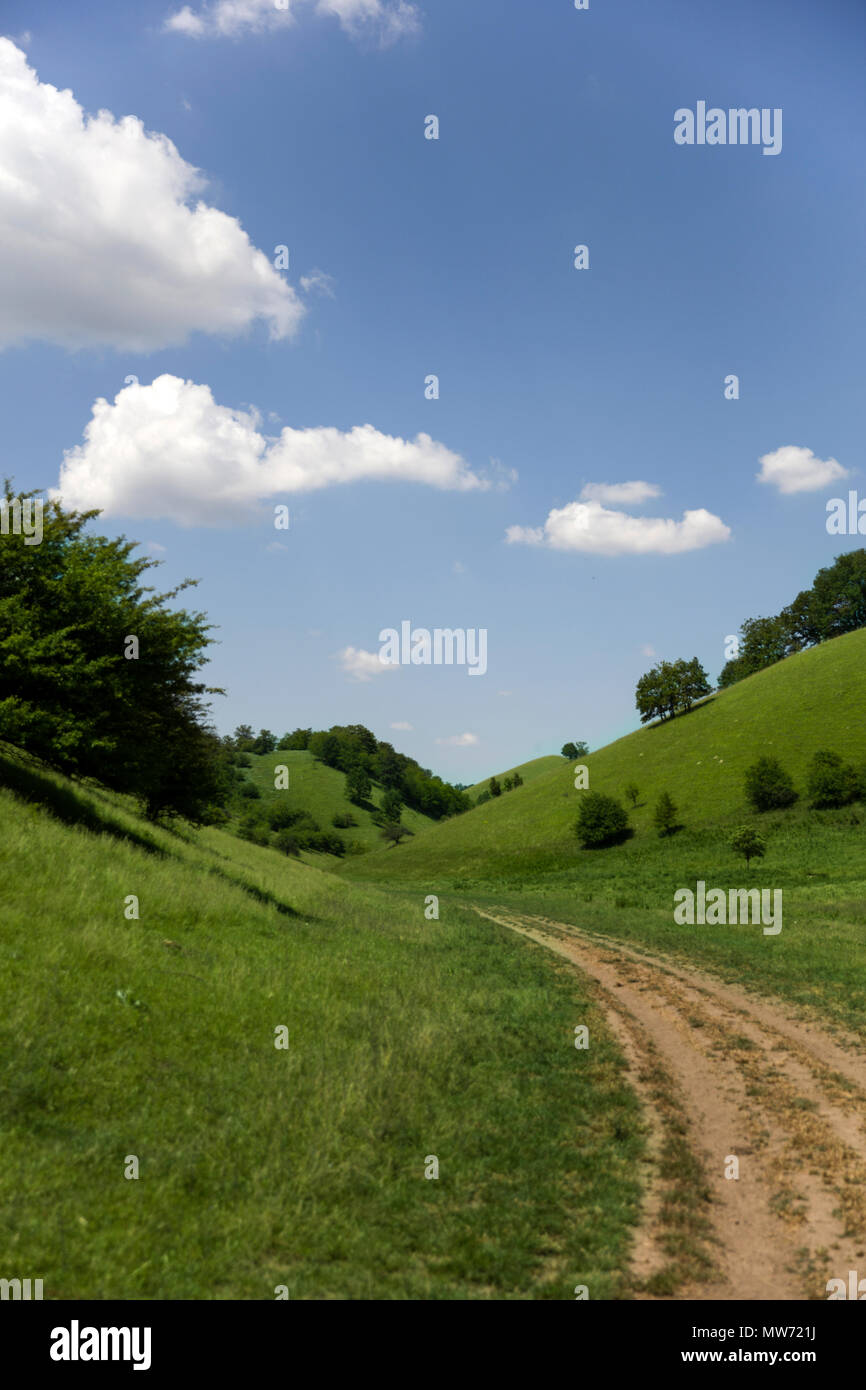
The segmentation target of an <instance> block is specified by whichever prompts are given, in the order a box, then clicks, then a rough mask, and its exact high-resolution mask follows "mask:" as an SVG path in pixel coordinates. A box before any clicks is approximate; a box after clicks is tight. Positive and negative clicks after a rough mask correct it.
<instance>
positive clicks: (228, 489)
mask: <svg viewBox="0 0 866 1390" xmlns="http://www.w3.org/2000/svg"><path fill="white" fill-rule="evenodd" d="M260 423H261V420H260V417H259V414H258V412H257V411H255V410H250V411H243V410H234V409H231V408H230V407H228V406H224V405H218V404H217V403H216V402H215V400H214V398H213V395H212V393H211V389H210V387H209V386H206V385H197V384H196V383H195V382H192V381H183V380H182V379H181V378H180V377H177V376H169V375H164V376H160V377H157V378H156V380H155V381H154V382H153V383H152V384H151V385H150V386H142V385H138V386H137V385H134V384H133V385H131V386H125V387H123V388H122V389H121V390H120V391H119V392H118V393H117V395H116V396H115V398H114V403H113V404H110V403H109V402H108V401H107V400H105V399H104V398H102V397H100V399H98V400H97V401H95V402H94V405H93V412H92V417H91V419H90V421H89V422H88V424H87V426H86V428H85V431H84V443H83V444H79V445H76V447H75V448H73V449H68V450H66V452H65V454H64V458H63V464H62V466H61V469H60V479H59V482H58V486H57V488H56V489H54V490H53V495H55V496H62V497H63V500H64V502H65V503H66V505H67V506H71V507H76V508H78V509H80V510H86V509H87V508H90V507H98V508H100V509H101V510H102V511H104V512H105V513H106V514H107V515H109V516H111V515H114V516H117V515H121V516H135V517H148V518H151V519H153V518H157V517H163V518H168V519H171V520H173V521H176V522H179V523H180V524H181V525H187V526H197V525H216V526H219V525H227V524H230V523H232V522H237V521H244V520H247V519H249V518H251V517H252V516H254V515H258V514H259V508H258V504H259V503H260V502H262V501H263V500H264V499H266V498H269V497H276V496H285V494H286V493H297V492H309V491H312V490H313V489H316V488H323V487H332V486H335V485H337V484H339V483H354V482H359V481H361V480H364V479H376V480H379V481H388V482H414V483H425V484H427V485H428V486H430V487H435V488H441V489H452V490H454V491H458V492H467V491H470V490H473V489H484V488H486V487H487V486H488V483H487V482H486V480H485V479H483V478H481V477H479V476H477V475H476V474H475V473H473V472H472V471H471V469H470V468H469V467H468V465H467V464H466V463H465V462H464V460H463V459H462V458H461V457H460V455H459V454H455V453H452V451H451V450H450V449H448V448H446V447H445V445H444V444H439V443H437V442H436V441H435V440H434V439H431V438H430V436H429V434H418V435H416V436H415V438H414V439H412V440H408V439H401V438H399V437H396V436H393V435H388V434H381V433H380V432H379V430H377V429H374V428H373V426H372V425H356V426H355V427H354V428H353V429H351V430H348V431H342V430H338V429H334V428H331V427H328V426H319V427H317V428H312V429H302V430H295V429H292V428H290V427H289V426H286V427H285V428H284V429H283V430H282V432H281V433H280V434H279V435H278V436H277V437H276V438H269V437H266V436H265V435H263V434H261V433H260V431H259V425H260Z"/></svg>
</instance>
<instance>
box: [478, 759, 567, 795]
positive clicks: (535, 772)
mask: <svg viewBox="0 0 866 1390" xmlns="http://www.w3.org/2000/svg"><path fill="white" fill-rule="evenodd" d="M564 761H565V760H564V759H563V758H558V757H556V756H555V755H553V754H550V753H548V754H546V755H545V756H544V757H543V758H533V759H532V760H531V762H528V763H520V764H519V766H518V767H507V768H505V770H504V771H503V772H497V773H496V774H495V776H496V777H497V779H498V780H499V781H500V782H501V781H502V780H503V779H504V778H505V777H513V776H514V774H515V772H519V773H520V775H521V777H522V778H523V781H524V784H528V783H529V782H534V781H535V779H536V777H541V776H543V774H544V773H545V772H550V771H552V769H553V768H556V767H559V768H561V767H562V766H563V765H564ZM489 782H490V778H489V777H485V778H484V779H483V781H481V782H476V783H475V786H474V787H470V788H469V791H468V794H469V796H471V797H472V799H473V801H474V800H475V798H476V796H478V794H479V793H480V792H483V791H486V790H487V786H488V783H489Z"/></svg>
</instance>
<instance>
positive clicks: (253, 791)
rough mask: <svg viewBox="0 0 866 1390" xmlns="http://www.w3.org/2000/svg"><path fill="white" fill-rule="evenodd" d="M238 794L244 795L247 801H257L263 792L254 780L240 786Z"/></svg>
mask: <svg viewBox="0 0 866 1390" xmlns="http://www.w3.org/2000/svg"><path fill="white" fill-rule="evenodd" d="M238 796H242V797H243V798H244V800H245V801H257V800H258V799H259V797H260V796H261V792H260V791H259V789H258V787H257V786H256V784H255V783H254V782H244V784H243V786H242V787H239V788H238Z"/></svg>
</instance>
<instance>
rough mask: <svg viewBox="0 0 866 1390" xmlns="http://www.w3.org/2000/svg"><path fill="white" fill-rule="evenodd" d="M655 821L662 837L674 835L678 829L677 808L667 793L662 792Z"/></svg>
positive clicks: (657, 803) (654, 814)
mask: <svg viewBox="0 0 866 1390" xmlns="http://www.w3.org/2000/svg"><path fill="white" fill-rule="evenodd" d="M653 820H654V821H655V823H656V827H657V829H658V832H659V834H660V835H672V834H673V833H674V831H675V830H676V829H677V808H676V806H675V805H674V803H673V801H672V800H671V797H670V795H669V794H668V793H667V792H662V794H661V796H660V797H659V799H658V801H657V802H656V808H655V812H654V813H653Z"/></svg>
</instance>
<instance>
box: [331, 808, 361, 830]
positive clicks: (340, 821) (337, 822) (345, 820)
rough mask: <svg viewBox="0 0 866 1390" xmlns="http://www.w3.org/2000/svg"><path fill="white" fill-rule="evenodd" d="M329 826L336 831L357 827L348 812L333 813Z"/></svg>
mask: <svg viewBox="0 0 866 1390" xmlns="http://www.w3.org/2000/svg"><path fill="white" fill-rule="evenodd" d="M331 824H332V825H333V826H335V827H336V829H337V830H348V829H349V827H350V826H351V825H357V824H358V822H357V821H356V820H355V817H354V816H353V815H352V813H351V812H350V811H335V813H334V816H333V818H332V820H331Z"/></svg>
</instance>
